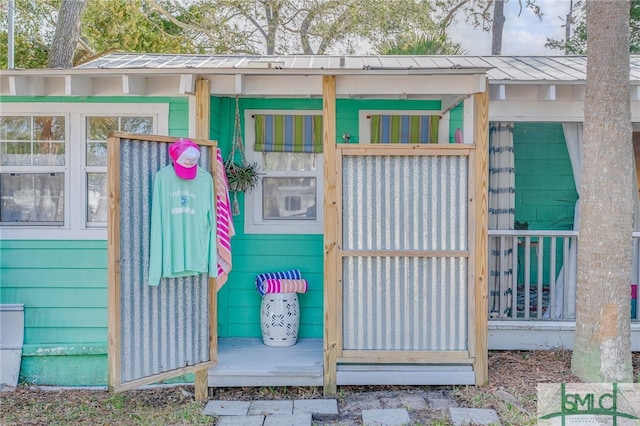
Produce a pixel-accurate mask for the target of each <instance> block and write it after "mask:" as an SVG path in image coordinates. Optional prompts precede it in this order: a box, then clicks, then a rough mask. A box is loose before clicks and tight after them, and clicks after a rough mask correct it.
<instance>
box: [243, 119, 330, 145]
mask: <svg viewBox="0 0 640 426" xmlns="http://www.w3.org/2000/svg"><path fill="white" fill-rule="evenodd" d="M255 136H256V138H255V146H254V150H255V151H258V152H300V153H309V154H314V153H319V152H322V115H319V114H317V115H293V114H290V115H284V114H259V115H255Z"/></svg>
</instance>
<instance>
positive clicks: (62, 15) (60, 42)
mask: <svg viewBox="0 0 640 426" xmlns="http://www.w3.org/2000/svg"><path fill="white" fill-rule="evenodd" d="M86 5H87V2H86V0H63V1H62V4H61V5H60V11H59V12H58V23H57V24H56V32H55V34H54V36H53V41H52V42H51V48H50V49H49V62H48V64H47V66H48V67H49V68H71V67H73V54H74V53H75V51H76V46H77V45H78V40H79V39H80V31H81V29H82V26H81V24H82V13H83V12H84V9H85V7H86Z"/></svg>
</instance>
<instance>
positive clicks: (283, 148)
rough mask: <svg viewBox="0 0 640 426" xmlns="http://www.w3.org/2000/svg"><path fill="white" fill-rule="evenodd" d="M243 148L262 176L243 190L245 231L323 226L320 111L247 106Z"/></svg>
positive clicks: (303, 230)
mask: <svg viewBox="0 0 640 426" xmlns="http://www.w3.org/2000/svg"><path fill="white" fill-rule="evenodd" d="M245 151H246V157H247V161H249V162H256V163H258V165H259V167H260V173H261V174H262V179H261V181H260V183H259V184H258V187H257V188H256V189H254V190H253V191H252V192H250V193H248V194H246V195H245V232H247V233H256V234H278V233H281V234H321V233H322V232H323V227H322V225H323V221H322V219H323V217H322V216H323V209H322V203H323V190H322V189H323V182H324V180H323V160H322V153H321V151H322V115H321V112H320V111H255V110H254V111H246V112H245Z"/></svg>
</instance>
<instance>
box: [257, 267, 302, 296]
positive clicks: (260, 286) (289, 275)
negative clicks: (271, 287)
mask: <svg viewBox="0 0 640 426" xmlns="http://www.w3.org/2000/svg"><path fill="white" fill-rule="evenodd" d="M277 278H280V279H289V280H299V279H302V274H301V273H300V271H299V270H298V269H290V270H288V271H279V272H265V273H264V274H258V275H256V289H257V290H258V293H260V296H264V295H265V294H267V292H266V288H265V287H264V282H265V281H266V280H268V279H277Z"/></svg>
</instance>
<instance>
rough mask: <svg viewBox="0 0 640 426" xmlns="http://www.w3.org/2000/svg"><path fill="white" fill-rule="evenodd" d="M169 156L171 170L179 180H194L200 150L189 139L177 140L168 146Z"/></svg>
mask: <svg viewBox="0 0 640 426" xmlns="http://www.w3.org/2000/svg"><path fill="white" fill-rule="evenodd" d="M169 156H170V157H171V160H173V169H174V170H175V172H176V175H177V176H178V177H179V178H181V179H194V178H195V177H196V174H197V173H198V167H197V166H198V160H199V159H200V148H198V145H196V144H195V143H194V142H193V141H191V140H189V139H178V140H177V141H175V142H174V143H172V144H171V145H169Z"/></svg>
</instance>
